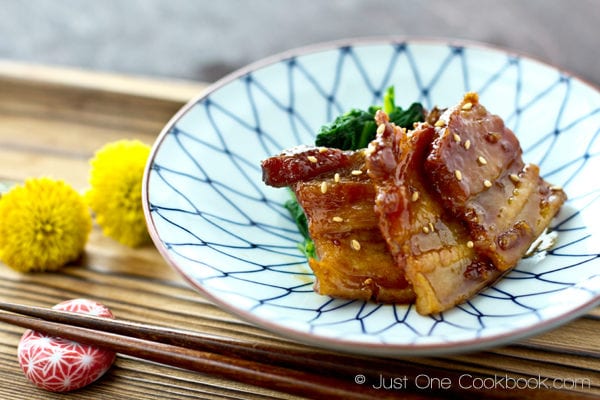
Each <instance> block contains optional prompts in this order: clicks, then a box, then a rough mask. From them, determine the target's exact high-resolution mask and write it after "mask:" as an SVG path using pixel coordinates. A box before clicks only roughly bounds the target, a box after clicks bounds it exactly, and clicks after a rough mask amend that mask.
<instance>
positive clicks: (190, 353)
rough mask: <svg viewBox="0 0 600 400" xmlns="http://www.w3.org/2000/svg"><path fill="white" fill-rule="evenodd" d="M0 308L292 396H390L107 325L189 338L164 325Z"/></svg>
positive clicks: (86, 339) (87, 338) (54, 331)
mask: <svg viewBox="0 0 600 400" xmlns="http://www.w3.org/2000/svg"><path fill="white" fill-rule="evenodd" d="M0 309H4V310H8V311H10V312H11V313H7V312H0V321H2V322H6V323H10V324H13V325H17V326H21V327H24V328H29V329H33V330H36V331H38V332H43V333H46V334H48V335H52V336H60V337H62V338H65V339H69V340H74V341H77V342H80V343H84V344H89V345H94V346H98V347H103V348H107V349H111V350H113V351H115V352H118V353H122V354H127V355H130V356H134V357H137V358H142V359H146V360H150V361H155V362H158V363H162V364H166V365H171V366H175V367H179V368H185V369H188V370H191V371H196V372H200V373H203V374H208V375H213V376H218V377H221V378H225V379H231V380H236V381H240V382H244V383H248V384H252V385H256V386H260V387H265V388H269V389H273V390H279V391H283V392H286V393H290V394H295V395H300V396H305V397H309V398H315V399H323V398H328V399H372V398H374V396H377V397H379V398H388V397H390V398H392V396H387V395H386V393H381V392H378V391H375V390H374V389H373V388H372V387H370V386H368V385H358V384H356V383H354V381H352V382H350V381H348V380H344V379H335V378H332V377H330V376H323V375H322V374H320V371H319V370H317V371H315V372H314V373H308V372H305V371H299V370H295V369H290V368H283V367H279V366H275V365H270V364H265V363H260V362H256V361H252V360H247V359H243V358H239V357H233V356H228V355H224V354H219V353H213V352H210V351H203V350H197V349H193V348H187V347H181V346H176V345H173V344H166V343H161V342H160V341H153V340H147V339H140V338H138V337H131V336H125V335H121V334H117V333H113V332H107V331H105V330H106V329H107V327H108V329H116V330H120V331H121V332H130V333H131V331H134V334H135V335H137V336H144V337H154V338H155V339H160V340H167V341H169V340H171V341H174V342H177V341H179V342H181V343H185V342H186V339H184V338H176V337H173V335H170V334H168V332H167V331H166V329H163V328H160V327H149V326H143V325H140V324H134V323H129V322H126V323H123V322H122V321H117V320H112V321H111V320H109V319H105V318H98V317H93V316H88V315H84V314H76V313H70V312H64V311H58V310H51V309H43V308H38V307H31V306H22V305H17V304H12V303H0ZM14 313H20V314H26V315H27V314H34V315H36V316H34V317H32V316H23V315H18V314H14ZM68 314H70V315H68ZM42 318H43V319H42ZM54 318H56V319H58V320H63V321H75V320H76V321H77V323H81V322H83V324H86V325H88V326H94V327H97V328H98V327H101V328H102V329H100V330H98V329H90V328H84V327H81V326H76V325H68V324H64V323H59V322H53V321H49V320H51V319H54ZM102 322H104V323H106V325H105V326H101V325H102V324H101V323H102ZM140 327H141V328H142V330H141V331H142V332H144V331H145V333H142V334H140V333H139V331H138V329H139V328H140ZM188 336H189V335H188ZM165 337H167V338H169V337H170V339H165ZM217 347H221V350H223V349H222V346H221V344H218V345H217ZM407 395H408V396H407V397H405V398H408V399H411V398H422V396H417V395H412V394H411V393H407Z"/></svg>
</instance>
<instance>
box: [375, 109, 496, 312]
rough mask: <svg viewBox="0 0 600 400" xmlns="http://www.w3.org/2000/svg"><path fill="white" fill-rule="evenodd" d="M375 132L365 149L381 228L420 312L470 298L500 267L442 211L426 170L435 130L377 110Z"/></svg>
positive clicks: (442, 208)
mask: <svg viewBox="0 0 600 400" xmlns="http://www.w3.org/2000/svg"><path fill="white" fill-rule="evenodd" d="M376 120H377V123H378V125H379V129H378V134H377V138H376V139H375V140H374V141H373V142H371V144H370V145H369V148H368V151H367V154H368V156H367V167H368V170H369V176H370V177H371V180H372V182H373V183H374V185H375V188H376V197H375V210H376V213H377V215H378V217H379V226H380V230H381V232H382V234H383V236H384V238H385V239H386V241H387V243H388V248H389V249H390V251H391V253H392V254H393V256H394V258H395V261H396V264H397V265H399V266H402V267H403V268H404V270H405V274H406V275H405V276H406V278H407V280H408V281H409V282H411V283H412V286H413V290H414V291H415V293H416V308H417V311H418V312H419V313H421V314H431V313H436V312H440V311H443V310H446V309H448V308H450V307H452V306H454V305H456V304H458V303H461V302H463V301H464V300H466V299H468V298H469V297H471V296H472V295H474V294H475V293H477V292H478V291H479V290H481V289H482V288H483V287H485V286H486V285H488V284H489V283H490V282H493V281H494V280H496V279H497V278H498V277H499V276H500V275H501V272H500V271H499V270H497V269H496V268H494V266H493V265H492V264H491V263H490V262H489V260H487V259H485V258H482V257H480V256H479V254H477V252H476V251H475V249H474V246H473V243H472V241H471V236H470V234H469V231H468V230H467V229H466V227H465V226H464V225H463V224H462V223H461V222H460V220H459V219H458V218H456V217H454V216H453V215H451V214H449V213H447V212H446V211H445V208H444V205H443V204H442V202H441V201H440V200H439V198H438V196H437V193H435V191H434V190H433V189H432V187H431V185H430V183H429V181H428V180H427V175H426V173H425V164H424V161H425V159H426V157H427V155H428V152H429V148H430V144H431V141H432V140H433V137H434V135H435V130H434V129H433V127H432V126H431V125H429V124H423V125H421V126H419V127H417V128H416V129H415V130H413V131H411V132H409V133H407V132H406V130H404V129H401V128H399V127H397V126H395V125H393V124H391V123H389V121H388V117H387V115H386V114H384V113H383V112H378V113H377V114H376Z"/></svg>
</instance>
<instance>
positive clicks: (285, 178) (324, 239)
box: [262, 148, 414, 303]
mask: <svg viewBox="0 0 600 400" xmlns="http://www.w3.org/2000/svg"><path fill="white" fill-rule="evenodd" d="M364 163H365V157H364V151H356V152H349V151H341V150H337V149H328V148H304V149H303V150H300V151H298V149H295V150H294V151H287V152H284V153H282V155H280V156H275V157H271V158H270V159H267V160H265V161H264V162H263V163H262V165H263V177H266V178H265V182H266V183H267V184H272V186H276V185H282V184H283V185H289V186H290V187H291V188H292V189H293V191H294V193H295V195H296V198H297V199H298V202H299V204H300V206H301V207H302V208H303V210H304V211H305V214H306V217H307V220H308V228H309V233H310V236H311V238H312V239H313V241H314V244H315V250H316V253H317V256H318V259H314V258H310V259H309V266H310V267H311V269H312V270H313V272H314V274H315V278H316V280H315V291H316V292H317V293H319V294H322V295H329V296H332V297H337V298H347V299H362V300H374V301H377V302H385V303H410V302H412V301H413V300H414V292H413V291H412V288H411V286H410V285H409V283H408V282H407V280H406V278H405V277H404V271H403V269H402V268H399V267H398V266H397V265H396V263H395V262H394V259H393V257H392V256H391V254H390V252H389V251H388V250H387V246H386V242H385V239H384V238H383V237H382V235H381V232H380V230H379V226H378V219H377V216H376V215H375V211H374V200H375V189H374V187H373V185H372V183H371V181H370V179H369V177H368V175H367V173H366V169H365V166H364ZM291 170H293V171H295V172H294V173H293V174H290V173H289V171H291ZM265 171H266V172H265ZM317 171H318V172H317ZM279 175H281V177H280V176H279ZM273 182H275V185H273Z"/></svg>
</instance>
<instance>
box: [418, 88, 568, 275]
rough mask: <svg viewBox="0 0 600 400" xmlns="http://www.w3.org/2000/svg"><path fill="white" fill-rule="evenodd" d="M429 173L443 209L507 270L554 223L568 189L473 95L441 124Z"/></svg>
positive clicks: (428, 161)
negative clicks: (526, 157) (525, 154)
mask: <svg viewBox="0 0 600 400" xmlns="http://www.w3.org/2000/svg"><path fill="white" fill-rule="evenodd" d="M435 125H436V126H435V130H436V133H435V138H434V140H433V142H432V149H431V153H430V154H429V155H428V157H427V159H426V161H425V172H426V174H427V176H428V177H429V178H430V180H431V182H432V183H433V187H434V189H435V190H436V192H437V194H438V195H439V197H440V199H441V201H442V203H443V205H444V207H446V208H448V209H449V210H451V211H452V213H453V215H454V216H456V217H457V218H459V219H461V220H462V221H464V222H465V223H466V226H467V228H468V229H469V232H470V235H471V236H472V240H473V243H474V247H475V249H476V250H477V251H478V252H479V253H481V254H483V255H485V256H486V257H488V258H489V259H491V260H492V262H493V263H494V265H495V266H496V268H498V269H499V270H501V271H506V270H508V269H510V268H512V267H514V266H515V264H516V263H517V262H518V261H519V260H520V259H521V257H523V255H524V254H525V253H526V251H527V249H528V248H529V247H530V246H531V244H532V243H533V241H534V240H535V239H536V238H537V237H538V236H539V235H540V234H541V233H542V232H543V231H544V230H545V229H546V228H547V227H548V225H549V224H550V221H551V219H552V218H553V217H554V216H555V215H556V213H557V212H558V210H559V209H560V207H561V206H562V204H563V203H564V201H565V200H566V195H565V193H564V192H563V191H562V190H561V189H560V188H556V187H554V186H552V185H551V184H549V183H547V182H545V181H544V180H543V179H542V178H541V177H540V175H539V168H538V167H537V166H536V165H532V164H525V163H524V162H523V159H522V150H521V147H520V145H519V141H518V140H517V138H516V136H515V134H514V133H513V132H512V131H511V130H510V129H509V128H507V127H506V126H505V125H504V122H503V121H502V119H501V118H500V117H499V116H497V115H493V114H490V113H489V112H488V111H487V110H486V108H485V107H484V106H482V105H481V104H480V103H479V99H478V96H477V94H475V93H467V94H466V95H465V97H464V99H463V100H462V102H460V103H459V104H458V105H457V106H455V107H453V108H450V109H448V110H447V111H446V112H444V113H443V114H442V115H441V117H440V119H439V120H438V122H437V123H436V124H435Z"/></svg>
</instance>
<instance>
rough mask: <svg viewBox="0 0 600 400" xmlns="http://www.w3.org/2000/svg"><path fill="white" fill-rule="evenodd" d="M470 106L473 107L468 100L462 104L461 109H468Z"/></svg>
mask: <svg viewBox="0 0 600 400" xmlns="http://www.w3.org/2000/svg"><path fill="white" fill-rule="evenodd" d="M471 108H473V103H471V102H468V103H465V104H463V105H462V107H461V109H463V110H464V111H469V110H470V109H471Z"/></svg>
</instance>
